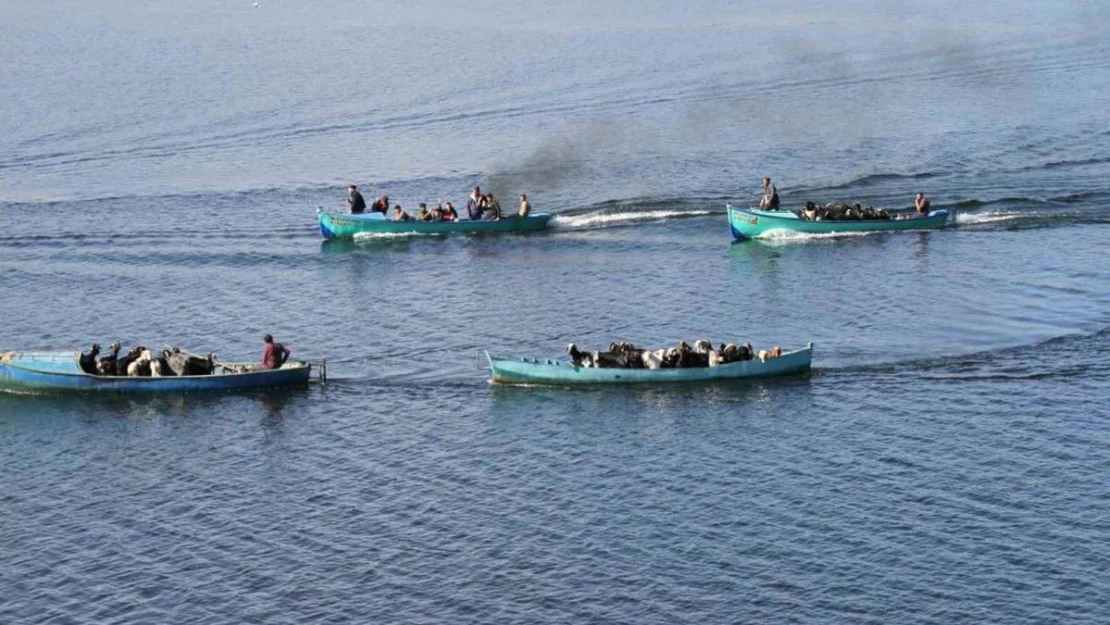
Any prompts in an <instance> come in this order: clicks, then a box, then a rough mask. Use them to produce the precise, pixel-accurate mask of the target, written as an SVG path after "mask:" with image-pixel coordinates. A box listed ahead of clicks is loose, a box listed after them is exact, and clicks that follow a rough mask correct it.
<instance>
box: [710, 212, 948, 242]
mask: <svg viewBox="0 0 1110 625" xmlns="http://www.w3.org/2000/svg"><path fill="white" fill-rule="evenodd" d="M948 215H949V213H948V211H946V210H935V211H932V212H930V213H929V214H928V215H926V216H924V217H911V218H909V219H891V220H889V221H888V220H877V219H859V220H844V221H808V220H805V219H799V218H798V215H796V214H795V213H793V212H791V211H761V210H755V209H750V208H737V207H734V206H732V205H729V206H728V227H729V229H730V230H731V231H732V236H733V238H735V239H737V240H741V239H756V238H759V237H774V236H777V235H782V234H789V233H795V232H796V233H803V234H840V233H847V232H890V231H901V230H934V229H936V228H943V227H944V226H946V225H947V224H948Z"/></svg>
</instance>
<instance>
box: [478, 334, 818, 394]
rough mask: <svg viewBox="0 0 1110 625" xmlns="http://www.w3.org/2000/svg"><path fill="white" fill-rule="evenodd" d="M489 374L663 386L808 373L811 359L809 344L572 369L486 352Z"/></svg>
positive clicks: (559, 382)
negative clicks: (761, 353) (700, 362)
mask: <svg viewBox="0 0 1110 625" xmlns="http://www.w3.org/2000/svg"><path fill="white" fill-rule="evenodd" d="M486 359H487V360H488V361H489V367H490V372H491V374H492V375H491V378H490V381H492V382H496V383H499V384H543V385H555V386H563V385H579V384H663V383H672V382H706V381H712V380H738V379H745V378H767V377H773V376H782V375H792V374H797V373H805V372H807V371H809V368H810V363H811V361H812V360H813V343H809V344H808V345H806V346H805V347H804V348H802V349H798V350H794V351H792V352H783V353H782V355H781V356H779V357H778V358H772V359H770V360H767V361H762V362H761V361H759V360H744V361H740V362H731V363H728V364H725V365H718V366H716V367H684V368H678V369H623V368H601V369H595V368H592V367H591V368H588V367H576V366H574V365H572V364H570V363H569V362H567V361H565V360H538V359H534V358H506V357H502V356H493V355H490V353H489V352H486Z"/></svg>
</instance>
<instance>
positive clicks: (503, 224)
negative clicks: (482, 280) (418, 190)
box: [316, 211, 552, 239]
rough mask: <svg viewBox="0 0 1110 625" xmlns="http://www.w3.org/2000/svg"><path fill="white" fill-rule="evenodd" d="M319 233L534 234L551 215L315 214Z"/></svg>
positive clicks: (334, 235)
mask: <svg viewBox="0 0 1110 625" xmlns="http://www.w3.org/2000/svg"><path fill="white" fill-rule="evenodd" d="M316 215H317V217H318V218H319V221H320V234H322V235H324V238H325V239H352V238H354V237H355V235H375V234H379V235H380V234H397V235H403V234H451V233H455V232H498V233H500V232H534V231H537V230H544V229H546V228H547V222H549V221H551V217H552V215H551V213H536V214H534V215H529V216H527V217H518V216H516V215H511V216H507V217H503V218H501V219H481V220H474V221H472V220H469V219H460V220H458V221H416V220H409V221H393V220H392V219H386V217H385V216H384V215H382V214H381V213H361V214H358V215H350V214H343V213H329V212H326V211H318V212H317V214H316Z"/></svg>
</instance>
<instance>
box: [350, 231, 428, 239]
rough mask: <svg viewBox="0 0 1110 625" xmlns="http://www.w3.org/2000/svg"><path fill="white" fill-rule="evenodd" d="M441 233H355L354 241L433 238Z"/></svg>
mask: <svg viewBox="0 0 1110 625" xmlns="http://www.w3.org/2000/svg"><path fill="white" fill-rule="evenodd" d="M440 234H443V233H441V232H356V233H355V235H354V236H353V237H351V238H352V239H354V240H355V241H380V240H382V239H407V238H409V237H434V236H438V235H440Z"/></svg>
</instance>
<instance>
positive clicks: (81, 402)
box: [0, 386, 312, 425]
mask: <svg viewBox="0 0 1110 625" xmlns="http://www.w3.org/2000/svg"><path fill="white" fill-rule="evenodd" d="M311 392H312V387H311V386H309V387H298V388H281V389H269V390H256V391H244V392H240V393H217V394H196V393H172V394H41V395H40V394H27V395H22V394H0V417H5V416H13V417H16V418H22V417H34V416H39V415H50V414H62V415H72V416H75V417H77V418H79V419H82V420H86V421H90V422H95V421H99V420H102V419H106V418H111V419H124V420H144V419H153V418H156V417H164V416H175V417H190V418H203V417H206V416H208V415H216V414H222V413H223V412H224V411H225V410H226V409H227V408H228V407H229V405H231V404H235V403H240V404H241V405H239V406H238V409H239V410H242V409H243V408H247V409H248V411H249V408H250V407H251V406H252V405H253V406H254V407H255V408H258V409H260V412H261V413H263V414H264V415H265V416H264V418H263V420H262V423H263V425H268V424H272V423H277V422H280V421H281V420H283V419H284V418H285V416H287V415H288V414H289V413H290V410H291V407H292V406H293V405H294V404H295V403H296V402H298V401H300V400H303V399H305V398H306V397H307V396H308V395H309V393H311ZM242 402H245V404H246V405H245V406H244V405H242Z"/></svg>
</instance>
